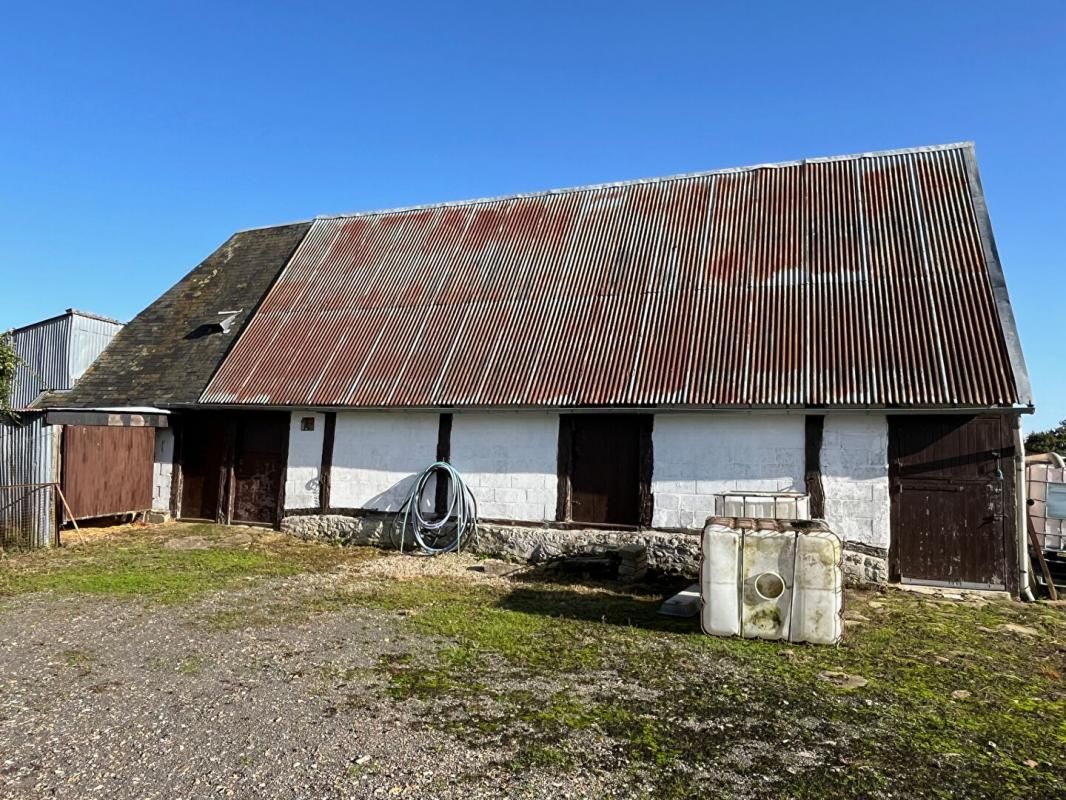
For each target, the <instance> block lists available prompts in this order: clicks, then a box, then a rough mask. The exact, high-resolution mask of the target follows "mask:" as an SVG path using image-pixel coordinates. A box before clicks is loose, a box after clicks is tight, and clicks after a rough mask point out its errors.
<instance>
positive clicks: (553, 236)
mask: <svg viewBox="0 0 1066 800" xmlns="http://www.w3.org/2000/svg"><path fill="white" fill-rule="evenodd" d="M201 400H202V402H205V403H215V404H258V405H273V406H313V407H330V406H334V407H357V408H389V407H407V408H410V407H481V408H493V407H499V408H503V407H583V406H602V407H626V406H651V407H722V408H728V407H789V406H798V407H804V406H808V407H809V406H814V407H818V406H858V407H931V406H938V407H988V406H996V405H1013V404H1019V403H1021V404H1027V403H1029V394H1028V380H1027V378H1026V376H1025V367H1024V363H1023V362H1022V360H1021V352H1020V349H1019V347H1018V342H1017V334H1016V331H1015V328H1014V322H1013V318H1012V317H1011V312H1010V305H1009V301H1008V300H1007V296H1006V287H1005V284H1004V283H1003V277H1002V272H1001V270H1000V268H999V263H998V258H997V256H996V254H995V246H994V243H993V242H992V238H991V229H990V227H989V224H988V219H987V213H986V211H985V206H984V200H983V195H982V193H981V189H980V184H979V179H978V177H977V172H976V162H975V161H974V155H973V148H972V145H971V144H968V143H967V144H960V145H945V146H940V147H932V148H917V149H913V150H906V151H892V152H887V153H872V154H863V155H858V156H847V157H839V158H831V159H813V160H808V161H802V162H791V163H787V164H778V165H765V166H760V167H752V168H747V169H738V170H724V171H717V172H710V173H701V174H693V175H682V176H675V177H670V178H662V179H658V180H650V181H635V182H631V183H624V184H609V185H602V186H593V187H584V188H579V189H571V190H562V191H554V192H545V193H542V194H534V195H521V196H515V197H509V198H500V199H492V200H477V201H470V202H467V203H446V204H441V205H436V206H424V207H416V208H410V209H401V210H396V211H387V212H378V213H369V214H355V215H350V216H340V217H329V218H319V219H316V220H315V221H314V224H313V225H312V227H311V230H310V231H309V232H308V234H307V236H306V237H305V238H304V240H303V241H302V242H301V244H300V246H299V248H298V249H297V250H296V252H295V253H294V255H293V257H292V259H291V260H290V261H289V263H288V264H287V265H286V267H285V269H284V270H283V271H282V273H281V275H280V276H279V278H278V280H277V281H276V282H275V284H274V285H273V286H272V288H271V289H270V291H269V293H268V294H267V295H266V297H265V298H264V299H263V302H262V304H261V305H260V307H259V309H258V310H257V311H256V313H255V315H254V316H253V318H252V319H251V321H250V322H249V323H248V325H247V327H246V329H245V331H244V333H243V334H242V336H241V337H240V339H239V340H238V341H237V343H236V344H235V346H234V347H233V349H232V351H231V352H230V353H229V355H228V356H227V358H226V359H225V361H224V362H223V364H222V365H221V367H220V368H219V370H218V371H217V373H216V374H215V376H214V377H213V379H212V380H211V382H210V383H209V385H208V387H207V389H206V390H205V392H204V394H203V396H202V398H201Z"/></svg>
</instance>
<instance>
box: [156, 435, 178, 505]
mask: <svg viewBox="0 0 1066 800" xmlns="http://www.w3.org/2000/svg"><path fill="white" fill-rule="evenodd" d="M173 478H174V429H173V428H156V429H155V458H154V463H153V464H152V511H161V512H162V513H164V514H169V513H170V486H171V482H172V480H173Z"/></svg>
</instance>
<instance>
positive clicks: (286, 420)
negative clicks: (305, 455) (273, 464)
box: [274, 413, 292, 531]
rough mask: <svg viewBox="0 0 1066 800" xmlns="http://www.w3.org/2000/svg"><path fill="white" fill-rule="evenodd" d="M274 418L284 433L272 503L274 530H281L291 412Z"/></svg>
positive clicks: (283, 514) (283, 513) (287, 469)
mask: <svg viewBox="0 0 1066 800" xmlns="http://www.w3.org/2000/svg"><path fill="white" fill-rule="evenodd" d="M275 419H276V420H277V424H278V427H279V429H281V430H282V432H283V434H284V439H283V441H284V443H285V444H284V447H283V449H282V453H281V464H280V465H279V469H278V473H279V474H278V495H277V501H276V502H275V504H274V530H278V531H280V530H281V521H282V520H283V519H284V518H285V478H286V476H287V475H288V471H289V436H290V433H289V424H290V422H291V420H292V415H291V414H285V413H279V414H278V415H277V416H276V417H275Z"/></svg>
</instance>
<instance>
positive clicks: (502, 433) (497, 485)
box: [450, 413, 559, 522]
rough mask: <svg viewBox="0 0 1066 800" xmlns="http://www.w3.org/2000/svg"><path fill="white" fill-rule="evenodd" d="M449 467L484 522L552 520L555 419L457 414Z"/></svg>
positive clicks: (555, 486)
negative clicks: (474, 501) (468, 491)
mask: <svg viewBox="0 0 1066 800" xmlns="http://www.w3.org/2000/svg"><path fill="white" fill-rule="evenodd" d="M450 461H451V463H452V465H453V466H454V467H455V468H456V469H457V470H459V472H460V474H462V476H463V480H465V481H466V483H467V485H468V486H469V487H470V489H471V491H472V492H473V493H474V496H475V497H476V498H477V502H478V513H479V515H480V516H482V517H484V518H486V519H506V520H521V521H526V522H543V521H545V520H554V519H555V506H556V502H557V499H558V485H559V478H558V463H559V416H558V415H557V414H533V413H528V414H517V413H514V414H456V415H455V416H454V417H453V418H452V442H451V458H450Z"/></svg>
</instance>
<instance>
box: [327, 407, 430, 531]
mask: <svg viewBox="0 0 1066 800" xmlns="http://www.w3.org/2000/svg"><path fill="white" fill-rule="evenodd" d="M438 426H439V416H438V415H437V414H404V413H377V412H375V413H364V412H343V413H339V414H337V429H336V438H335V440H334V445H333V469H332V472H331V489H330V503H331V505H333V506H334V507H335V508H367V509H374V510H378V511H397V510H399V509H400V507H401V506H402V505H403V503H404V502H405V501H406V500H407V496H408V495H409V494H410V491H411V488H412V485H413V483H414V480H415V478H416V477H417V475H418V474H419V473H421V472H422V470H424V469H425V468H426V467H428V466H429V465H430V464H432V463H433V462H434V461H435V460H436V455H437V430H438Z"/></svg>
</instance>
